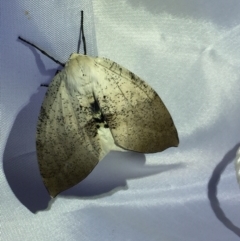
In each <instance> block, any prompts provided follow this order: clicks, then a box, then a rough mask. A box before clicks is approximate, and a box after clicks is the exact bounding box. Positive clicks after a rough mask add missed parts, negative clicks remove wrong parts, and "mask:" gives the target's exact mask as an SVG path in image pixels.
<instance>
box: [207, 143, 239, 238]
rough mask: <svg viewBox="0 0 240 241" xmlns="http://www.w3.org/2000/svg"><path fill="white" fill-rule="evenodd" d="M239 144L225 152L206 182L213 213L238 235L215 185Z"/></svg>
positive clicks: (237, 228) (233, 158)
mask: <svg viewBox="0 0 240 241" xmlns="http://www.w3.org/2000/svg"><path fill="white" fill-rule="evenodd" d="M239 145H240V143H238V144H237V145H235V146H234V147H233V148H232V149H231V150H230V151H229V152H227V153H226V155H225V156H224V157H223V159H222V160H221V161H220V162H219V163H218V165H217V166H216V167H215V169H214V170H213V173H212V176H211V178H210V180H209V182H208V199H209V201H210V205H211V207H212V210H213V212H214V213H215V215H216V217H217V218H218V219H219V221H220V222H221V223H223V225H224V226H225V227H227V228H228V229H229V230H231V231H232V232H234V233H235V234H236V235H237V236H239V237H240V228H239V227H237V226H235V225H234V224H233V223H232V222H231V220H229V219H228V218H227V217H226V215H225V213H224V211H223V210H222V208H221V206H220V203H219V200H218V197H217V186H218V183H219V181H220V178H221V175H222V173H223V172H224V170H225V169H226V167H227V165H229V164H230V163H231V162H232V161H234V160H235V158H236V153H237V150H238V148H239Z"/></svg>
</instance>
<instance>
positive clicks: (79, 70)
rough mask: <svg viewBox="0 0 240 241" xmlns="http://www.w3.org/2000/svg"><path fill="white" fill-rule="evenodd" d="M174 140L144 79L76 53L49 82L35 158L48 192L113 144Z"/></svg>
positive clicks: (71, 181)
mask: <svg viewBox="0 0 240 241" xmlns="http://www.w3.org/2000/svg"><path fill="white" fill-rule="evenodd" d="M20 39H21V40H23V41H25V42H27V41H26V40H24V39H22V38H20ZM28 43H29V42H28ZM31 45H33V44H31ZM33 46H34V47H36V46H35V45H33ZM42 52H43V51H42ZM178 144H179V139H178V133H177V130H176V128H175V125H174V122H173V120H172V118H171V115H170V114H169V112H168V110H167V108H166V107H165V105H164V103H163V102H162V100H161V99H160V97H159V96H158V94H157V93H156V92H155V91H154V90H153V89H152V88H151V87H150V86H149V85H148V84H147V83H146V82H145V81H143V80H142V79H141V78H140V77H138V76H137V75H135V74H134V73H132V72H131V71H129V70H128V69H126V68H124V67H123V66H121V65H119V64H117V63H115V62H114V61H112V60H109V59H106V58H100V57H90V56H88V55H81V54H78V53H73V54H71V56H70V57H69V59H68V61H67V62H66V64H65V65H64V68H63V69H62V70H61V71H60V72H59V73H58V74H57V75H56V76H55V77H54V78H53V80H52V81H51V83H50V85H49V86H48V90H47V92H46V95H45V99H44V101H43V103H42V106H41V110H40V114H39V118H38V123H37V133H36V149H37V158H38V164H39V169H40V173H41V176H42V178H43V182H44V184H45V186H46V188H47V190H48V192H49V194H50V195H51V197H55V196H56V195H57V194H59V193H60V192H62V191H64V190H66V189H68V188H70V187H72V186H74V185H76V184H77V183H79V182H80V181H82V180H83V179H84V178H86V177H87V176H88V175H89V174H90V173H91V171H92V170H93V169H94V167H95V166H96V165H97V164H98V162H99V161H100V160H101V159H103V158H104V156H106V155H107V154H108V153H109V152H110V151H111V150H117V151H126V150H129V151H135V152H141V153H154V152H160V151H163V150H165V149H166V148H169V147H177V146H178Z"/></svg>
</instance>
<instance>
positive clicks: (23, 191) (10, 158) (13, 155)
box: [3, 88, 50, 213]
mask: <svg viewBox="0 0 240 241" xmlns="http://www.w3.org/2000/svg"><path fill="white" fill-rule="evenodd" d="M45 92H46V88H39V91H38V92H37V93H35V94H33V95H32V96H31V98H30V101H29V103H28V104H27V105H26V106H25V107H23V109H22V110H21V111H20V112H19V113H18V115H17V116H16V118H15V121H14V123H13V126H12V129H11V131H10V134H9V136H8V139H7V143H6V146H5V150H4V154H3V170H4V173H5V176H6V179H7V182H8V184H9V186H10V188H11V189H12V192H13V193H14V195H15V196H16V197H17V198H18V200H19V201H20V202H21V203H22V204H23V205H24V206H25V207H26V208H28V209H29V210H30V211H31V212H33V213H35V212H36V211H38V210H42V209H46V208H47V206H48V202H49V200H50V197H49V194H48V192H47V190H46V189H45V187H44V185H43V182H42V179H41V176H40V173H39V169H38V163H37V157H36V147H35V142H36V124H37V119H38V114H39V111H40V106H41V103H42V100H43V98H44V95H45Z"/></svg>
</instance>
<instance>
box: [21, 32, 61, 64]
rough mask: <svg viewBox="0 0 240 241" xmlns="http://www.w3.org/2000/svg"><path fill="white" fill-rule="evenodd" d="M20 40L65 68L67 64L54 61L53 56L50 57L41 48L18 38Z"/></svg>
mask: <svg viewBox="0 0 240 241" xmlns="http://www.w3.org/2000/svg"><path fill="white" fill-rule="evenodd" d="M18 39H20V40H21V41H23V42H25V43H27V44H29V45H30V46H32V47H34V48H36V49H37V50H39V51H40V52H41V53H42V54H44V55H45V56H47V57H48V58H50V59H51V60H53V61H54V62H55V63H57V64H60V65H61V66H63V67H64V66H65V64H63V63H61V62H60V61H58V60H56V59H54V58H53V57H52V56H50V55H49V54H48V53H46V52H45V51H44V50H42V49H40V48H39V47H37V46H36V45H35V44H32V43H30V42H29V41H27V40H25V39H23V38H22V37H20V36H19V37H18Z"/></svg>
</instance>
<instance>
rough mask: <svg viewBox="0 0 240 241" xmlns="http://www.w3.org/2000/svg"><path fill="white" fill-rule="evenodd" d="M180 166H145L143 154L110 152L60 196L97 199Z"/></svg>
mask: <svg viewBox="0 0 240 241" xmlns="http://www.w3.org/2000/svg"><path fill="white" fill-rule="evenodd" d="M180 167H182V164H181V163H179V164H168V165H164V164H163V165H151V166H150V165H146V158H145V155H144V154H141V153H136V152H110V153H109V154H108V155H107V156H106V157H105V158H104V159H103V160H102V161H101V162H100V163H99V164H98V165H97V166H96V167H95V169H94V170H93V171H92V173H91V174H90V175H89V176H88V177H87V178H86V179H84V180H83V181H82V182H80V183H79V184H78V185H76V186H74V187H73V188H71V189H69V190H67V191H65V192H63V193H62V194H60V195H61V196H64V197H65V198H69V197H73V196H74V197H82V198H91V197H94V198H97V197H99V198H100V197H103V196H109V195H112V194H113V193H114V192H117V191H119V190H124V189H127V180H129V179H138V178H143V177H147V176H150V175H155V174H159V173H161V172H164V171H168V170H170V169H174V168H180Z"/></svg>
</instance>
